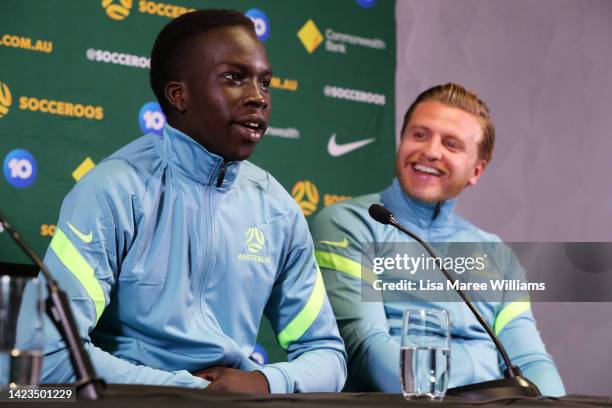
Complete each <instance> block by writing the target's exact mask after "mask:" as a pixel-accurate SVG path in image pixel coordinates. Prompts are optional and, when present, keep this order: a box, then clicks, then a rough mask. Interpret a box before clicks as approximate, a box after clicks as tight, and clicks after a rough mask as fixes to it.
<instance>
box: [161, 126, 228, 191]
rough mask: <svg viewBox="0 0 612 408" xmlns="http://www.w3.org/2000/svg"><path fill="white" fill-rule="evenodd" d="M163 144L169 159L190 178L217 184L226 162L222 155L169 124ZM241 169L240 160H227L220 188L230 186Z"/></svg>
mask: <svg viewBox="0 0 612 408" xmlns="http://www.w3.org/2000/svg"><path fill="white" fill-rule="evenodd" d="M162 144H163V146H164V150H165V153H166V154H167V156H168V159H169V161H170V162H172V164H173V165H175V166H177V167H179V168H180V169H181V170H183V172H184V173H186V175H187V176H188V177H189V178H191V179H193V180H195V181H197V182H198V183H201V184H204V185H212V186H217V181H218V179H219V174H220V173H221V172H222V167H223V164H224V160H223V158H222V157H221V156H218V155H216V154H214V153H211V152H209V151H208V150H206V149H205V148H204V147H203V146H202V145H201V144H199V143H198V142H196V141H195V140H193V139H192V138H191V137H189V136H187V135H186V134H185V133H183V132H181V131H180V130H178V129H175V128H173V127H172V126H170V125H168V124H166V125H165V126H164V131H163V135H162ZM239 169H240V162H234V161H226V162H225V173H224V176H223V177H222V183H221V186H220V187H218V188H219V189H221V190H225V189H228V188H230V187H231V185H232V184H233V182H234V180H236V176H237V175H238V170H239Z"/></svg>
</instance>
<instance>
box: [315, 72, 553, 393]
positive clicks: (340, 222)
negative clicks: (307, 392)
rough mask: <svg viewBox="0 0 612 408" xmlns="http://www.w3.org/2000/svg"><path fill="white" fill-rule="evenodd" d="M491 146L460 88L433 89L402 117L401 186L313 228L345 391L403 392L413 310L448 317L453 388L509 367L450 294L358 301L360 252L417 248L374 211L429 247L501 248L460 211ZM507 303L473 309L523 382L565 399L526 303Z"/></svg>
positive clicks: (510, 275) (514, 271) (488, 131)
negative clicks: (404, 342)
mask: <svg viewBox="0 0 612 408" xmlns="http://www.w3.org/2000/svg"><path fill="white" fill-rule="evenodd" d="M494 140H495V139H494V128H493V124H492V122H491V119H490V117H489V111H488V109H487V106H486V105H485V104H484V103H483V102H482V101H481V100H480V99H479V98H478V97H477V96H476V95H475V94H473V93H472V92H469V91H467V90H466V89H465V88H463V87H462V86H459V85H456V84H446V85H441V86H436V87H433V88H430V89H428V90H426V91H425V92H423V93H422V94H421V95H419V96H418V97H417V99H416V100H415V101H414V102H413V103H412V105H411V106H410V108H409V109H408V111H407V112H406V115H405V117H404V124H403V126H402V139H401V144H400V147H399V149H398V152H397V157H396V174H397V178H396V179H395V180H393V183H392V184H391V186H389V187H388V188H387V189H386V190H384V191H383V192H381V193H376V194H370V195H366V196H361V197H358V198H355V199H353V200H350V201H346V202H342V203H339V204H336V205H333V206H330V207H328V208H326V209H324V210H323V211H322V212H321V213H320V214H319V215H318V217H317V218H316V219H315V221H314V223H313V225H312V233H313V238H314V239H315V246H316V257H317V261H318V263H319V266H320V267H321V270H322V272H323V277H324V281H325V286H326V289H327V293H328V296H329V299H330V302H331V304H332V307H333V309H334V312H335V314H336V318H337V321H338V327H339V328H340V333H341V335H342V337H343V338H344V341H345V343H346V348H347V352H348V367H349V374H348V379H347V387H346V389H348V390H356V391H364V390H369V391H385V392H400V391H401V389H400V372H399V370H400V365H399V358H400V340H401V326H402V313H403V311H404V310H406V309H408V308H411V307H416V306H425V307H431V308H443V309H446V310H447V311H448V313H449V315H450V320H451V337H452V340H451V362H450V380H449V387H455V386H460V385H465V384H472V383H477V382H482V381H487V380H492V379H496V378H501V377H502V373H503V371H504V370H505V366H504V364H503V361H502V360H501V358H500V356H499V354H498V352H497V350H496V348H495V347H494V344H493V342H492V341H491V339H490V338H489V337H488V336H487V334H486V332H485V331H484V329H482V327H481V326H480V325H479V324H478V322H477V321H476V319H475V317H474V316H473V315H472V314H471V313H470V311H469V309H468V308H467V306H465V304H464V303H462V302H460V301H459V298H458V297H456V295H455V294H454V293H451V294H450V296H451V298H452V296H453V295H455V298H454V299H453V301H449V302H443V303H440V302H436V301H432V299H433V297H432V298H431V299H429V301H427V299H425V303H423V302H421V301H420V300H419V299H421V300H422V299H423V296H420V295H422V293H417V294H415V296H414V299H413V301H409V300H408V299H406V298H403V299H404V300H406V301H403V302H402V301H397V302H395V301H387V300H383V301H378V302H370V301H368V302H364V301H362V293H361V290H362V281H366V283H365V284H367V279H368V277H367V276H362V268H361V262H362V252H363V249H364V247H363V245H364V244H366V243H385V242H389V243H393V242H414V241H412V239H411V238H408V237H407V236H405V235H404V234H403V233H401V232H400V231H398V230H396V229H395V228H394V227H392V226H391V225H382V224H379V223H378V222H376V221H374V220H373V219H372V218H371V217H370V216H369V214H368V208H369V206H370V205H372V204H374V203H379V204H382V205H384V206H385V207H387V208H388V209H389V210H390V211H391V212H392V213H393V214H394V215H395V217H396V218H397V219H398V221H399V222H400V223H401V224H403V225H404V226H406V227H407V228H408V229H409V230H411V231H412V232H414V233H416V234H417V235H419V236H420V237H421V238H422V239H424V240H425V241H429V242H476V243H490V242H501V240H500V239H499V238H498V237H497V236H495V235H492V234H489V233H487V232H485V231H482V230H481V229H479V228H477V227H476V226H474V225H472V224H471V223H469V222H468V221H467V220H465V219H463V218H461V217H460V216H459V215H458V214H457V213H455V211H454V208H455V204H456V201H457V196H458V195H459V194H460V193H461V192H462V191H463V190H464V189H465V188H466V187H468V186H475V185H476V183H477V182H478V180H479V179H480V177H481V176H482V174H483V172H484V170H485V168H486V165H487V163H489V162H490V160H491V154H492V151H493V145H494ZM489 247H493V246H492V245H489ZM496 262H497V266H498V268H497V270H499V271H500V272H501V273H502V274H503V277H504V278H506V279H515V278H519V279H520V278H521V277H524V275H523V272H524V271H523V270H522V268H521V267H520V265H519V264H518V262H517V261H516V258H515V257H514V256H506V257H500V258H497V259H496ZM431 273H436V274H441V272H440V271H439V270H433V271H432V272H431ZM388 298H389V297H387V299H388ZM383 299H384V297H383ZM504 299H508V298H504ZM504 299H500V301H492V300H491V299H489V301H483V302H478V303H477V308H478V309H479V310H480V312H481V313H482V314H483V315H484V317H485V319H486V320H487V321H488V323H489V324H490V325H491V326H492V327H494V330H495V332H496V333H497V335H498V336H499V337H500V339H501V341H502V343H503V344H504V346H505V347H506V349H507V351H508V354H509V357H510V358H511V360H512V362H513V364H514V365H516V366H518V367H519V368H520V369H521V370H522V373H523V374H524V376H525V377H527V378H528V379H530V380H531V381H533V382H534V383H535V384H536V385H537V386H538V387H539V388H540V391H541V392H542V393H543V394H546V395H553V396H558V395H563V394H564V393H565V390H564V387H563V383H562V381H561V378H560V376H559V373H558V372H557V368H556V366H555V364H554V362H553V360H552V358H551V357H550V355H549V354H548V353H547V352H546V350H545V348H544V344H543V343H542V340H541V339H540V335H539V333H538V331H537V329H536V325H535V320H534V318H533V315H532V313H531V310H530V304H529V302H523V301H511V300H510V301H508V300H504ZM365 300H371V299H365Z"/></svg>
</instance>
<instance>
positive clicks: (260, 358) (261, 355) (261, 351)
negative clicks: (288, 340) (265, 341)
mask: <svg viewBox="0 0 612 408" xmlns="http://www.w3.org/2000/svg"><path fill="white" fill-rule="evenodd" d="M251 359H253V360H255V361H256V362H257V363H258V364H259V365H266V364H267V363H268V353H266V349H265V348H263V346H261V345H259V344H255V350H253V353H252V354H251Z"/></svg>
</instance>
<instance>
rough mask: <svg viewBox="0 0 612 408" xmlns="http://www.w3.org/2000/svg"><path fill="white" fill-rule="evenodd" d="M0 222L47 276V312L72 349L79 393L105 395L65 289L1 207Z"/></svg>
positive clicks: (88, 397) (85, 396)
mask: <svg viewBox="0 0 612 408" xmlns="http://www.w3.org/2000/svg"><path fill="white" fill-rule="evenodd" d="M0 223H1V224H2V225H3V226H4V229H6V230H7V231H8V232H9V234H10V236H11V238H13V240H14V241H15V242H16V243H17V245H19V247H20V248H21V249H22V250H23V252H25V253H26V254H27V255H28V257H30V259H32V261H34V263H35V264H36V266H37V267H38V268H40V270H41V272H42V274H43V276H44V277H45V281H46V285H47V291H48V293H49V296H48V297H47V301H46V302H45V306H46V308H45V309H46V311H47V315H48V316H49V318H50V319H51V321H52V322H53V324H54V325H55V327H56V328H57V330H58V331H59V332H60V334H61V336H62V339H63V340H64V342H65V343H66V345H67V346H68V349H69V351H70V353H69V354H70V361H71V363H72V368H73V369H74V373H75V376H76V394H77V397H78V398H80V399H84V400H97V399H100V398H102V393H103V389H104V386H105V384H104V381H103V380H102V379H100V378H98V376H97V375H96V371H95V369H94V367H93V365H92V363H91V360H90V358H89V355H88V354H87V353H86V352H85V349H84V348H83V343H81V338H80V336H79V332H78V330H77V326H76V323H75V321H74V316H73V314H72V309H70V303H69V301H68V297H67V296H66V293H65V292H64V291H62V290H61V289H60V287H59V286H58V284H57V281H55V279H53V277H52V276H51V273H50V272H49V269H47V267H46V266H45V264H44V263H43V261H42V260H41V259H40V257H39V256H38V255H37V254H36V252H34V250H33V249H32V248H30V246H29V245H28V244H27V243H26V242H25V241H24V240H23V238H21V235H20V234H19V233H18V232H17V230H15V228H14V227H13V226H12V225H11V224H10V223H9V222H8V220H7V218H6V217H5V216H4V214H3V213H2V211H0Z"/></svg>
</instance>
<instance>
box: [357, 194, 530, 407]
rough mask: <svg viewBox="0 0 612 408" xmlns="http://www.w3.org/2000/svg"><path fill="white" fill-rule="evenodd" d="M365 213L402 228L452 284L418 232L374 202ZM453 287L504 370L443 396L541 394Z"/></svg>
mask: <svg viewBox="0 0 612 408" xmlns="http://www.w3.org/2000/svg"><path fill="white" fill-rule="evenodd" d="M368 212H369V213H370V216H371V217H372V218H373V219H374V220H376V221H378V222H380V223H381V224H390V225H392V226H393V227H395V228H397V229H398V230H400V231H402V232H403V233H404V234H407V235H408V236H410V237H411V238H413V239H414V240H415V241H417V242H418V243H419V244H421V246H422V247H423V248H425V250H426V251H427V252H428V253H429V255H430V256H431V257H432V258H434V262H435V263H436V265H437V266H438V268H440V270H441V271H442V273H443V274H444V276H445V277H446V279H448V280H449V281H450V282H451V283H453V284H454V283H455V281H456V280H455V278H453V277H452V276H451V275H450V274H449V273H448V271H447V270H446V268H444V266H443V265H442V262H441V261H440V257H439V256H438V255H437V254H436V253H435V251H434V250H433V248H431V246H429V245H428V244H427V243H426V242H425V241H423V240H422V239H421V238H420V237H419V236H418V235H416V234H414V233H413V232H412V231H410V230H408V229H407V228H405V227H404V226H403V225H402V224H400V223H399V221H397V219H396V218H395V217H394V216H393V214H392V213H391V212H390V211H389V210H388V209H386V208H385V207H383V206H381V205H378V204H373V205H371V206H370V208H369V210H368ZM453 287H456V289H455V291H456V292H457V293H458V294H459V296H460V297H461V299H462V300H463V302H464V303H465V304H466V305H467V307H468V308H469V309H470V311H471V312H472V313H473V314H474V316H475V317H476V320H478V323H480V325H481V326H482V327H483V328H484V329H485V331H486V332H487V334H488V335H489V337H490V338H491V340H493V343H494V344H495V347H496V348H497V350H498V351H499V353H500V354H501V356H502V359H503V360H504V362H505V363H506V367H507V369H506V371H505V372H504V377H505V378H503V379H500V380H491V381H484V382H480V383H476V384H469V385H463V386H460V387H455V388H451V389H449V390H448V391H447V392H446V395H450V396H453V397H461V398H465V399H468V400H472V401H479V400H488V399H498V398H507V397H541V396H542V394H541V393H540V390H539V389H538V387H537V386H536V385H535V384H534V383H532V382H531V381H529V380H528V379H526V378H525V377H523V375H522V373H521V370H520V369H519V368H518V367H516V366H513V365H512V362H511V361H510V357H508V353H507V352H506V349H505V348H504V346H503V345H502V343H501V341H500V340H499V338H498V337H497V335H496V334H495V332H494V331H493V329H492V328H491V326H490V325H489V323H487V321H486V320H485V318H484V317H483V316H482V314H481V313H480V312H479V311H478V309H476V307H475V306H474V304H473V303H472V301H471V300H470V299H469V298H468V297H467V295H466V294H465V293H464V292H463V290H461V289H460V288H459V286H455V285H453Z"/></svg>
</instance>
